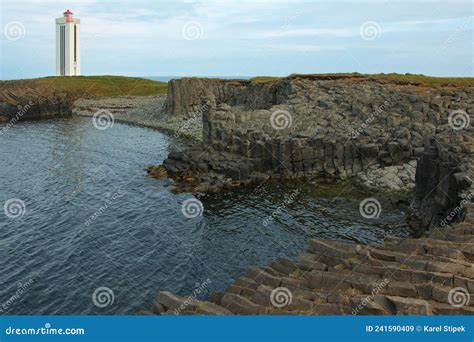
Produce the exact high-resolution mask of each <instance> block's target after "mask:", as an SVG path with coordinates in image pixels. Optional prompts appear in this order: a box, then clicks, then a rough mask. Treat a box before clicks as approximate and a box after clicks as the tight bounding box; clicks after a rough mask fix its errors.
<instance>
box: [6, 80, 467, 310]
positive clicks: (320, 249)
mask: <svg viewBox="0 0 474 342" xmlns="http://www.w3.org/2000/svg"><path fill="white" fill-rule="evenodd" d="M5 98H6V99H9V100H8V101H9V102H12V101H13V100H15V99H16V101H17V103H19V100H18V99H19V98H20V99H21V101H23V100H25V101H26V100H28V99H29V97H28V96H27V97H25V98H24V99H23V98H21V96H18V95H17V94H14V93H12V92H11V91H9V92H8V93H4V94H3V99H5ZM12 99H13V100H12ZM61 99H62V100H58V101H53V102H51V98H48V99H47V100H45V101H46V102H47V103H48V104H49V105H48V106H46V105H38V106H37V108H43V109H38V110H39V113H44V114H45V115H46V116H49V114H47V113H50V112H54V111H55V110H57V114H58V115H63V114H64V115H72V114H76V115H85V116H94V115H109V116H112V117H113V119H114V120H116V121H119V122H126V123H131V124H137V125H141V126H146V127H152V128H156V129H160V130H164V131H166V132H168V133H170V134H171V135H173V136H175V137H185V138H189V139H190V141H192V142H194V144H193V145H192V146H191V147H190V148H188V149H186V150H184V151H181V152H172V153H170V154H169V156H168V158H167V159H166V160H165V161H164V162H163V164H162V165H158V166H153V167H150V168H149V169H148V172H149V174H150V175H151V176H153V177H156V178H172V179H174V182H175V183H174V188H175V189H176V190H177V191H189V192H206V191H219V190H221V189H225V188H234V187H237V186H241V185H244V184H260V183H262V182H265V181H266V180H267V179H269V178H271V179H276V180H283V181H284V180H288V179H295V178H298V179H311V180H315V181H316V183H317V182H318V181H321V182H340V181H351V182H354V183H355V184H360V185H361V186H363V187H364V188H366V189H369V190H370V191H371V192H373V193H374V194H376V193H383V194H384V196H395V194H396V195H397V196H398V195H399V194H403V196H405V197H406V198H410V202H411V204H410V208H409V213H408V215H407V220H408V222H409V223H410V225H411V226H412V227H414V228H415V229H416V230H417V235H418V236H419V238H413V239H387V240H386V241H385V243H384V245H383V246H362V245H355V244H348V243H342V242H336V241H323V240H315V241H312V242H311V244H310V247H309V249H308V250H307V251H305V252H302V253H301V255H300V256H299V257H298V259H297V260H287V259H280V260H277V261H275V262H274V263H271V264H270V265H268V266H264V267H250V268H249V270H248V272H247V274H246V275H245V276H244V277H241V278H239V279H237V280H236V281H235V282H234V283H233V284H231V285H230V286H229V287H228V289H227V290H226V292H225V293H214V294H211V296H210V297H209V298H208V300H207V301H198V300H196V299H195V298H193V297H192V296H190V297H186V298H183V297H179V296H175V295H173V294H171V293H169V292H166V291H164V292H160V294H159V296H158V298H157V299H156V301H155V305H154V307H153V311H154V312H155V313H158V314H167V315H168V314H218V315H219V314H225V315H230V314H311V315H313V314H469V315H471V314H474V309H473V302H472V300H473V298H474V295H473V293H474V282H473V281H474V267H473V261H474V250H473V248H474V231H473V217H472V215H473V205H472V202H473V197H474V195H473V194H474V185H473V182H472V180H473V179H474V158H473V152H474V134H473V133H474V129H473V127H472V124H471V122H474V118H473V116H474V87H473V86H453V85H449V84H448V85H443V86H434V85H433V86H432V85H427V84H421V83H416V82H409V81H393V80H387V79H386V78H384V77H375V76H366V75H344V76H341V75H308V76H302V75H294V76H290V77H287V78H281V79H276V80H271V81H268V82H254V81H234V80H219V79H203V78H184V79H179V80H172V81H170V83H169V86H168V94H167V95H166V97H165V96H163V95H157V96H148V97H146V96H139V97H131V96H126V97H108V98H100V99H97V98H82V99H79V100H77V99H74V101H72V100H71V99H69V98H62V97H61ZM0 100H1V99H0ZM21 101H20V102H21ZM0 102H2V101H0ZM23 102H24V101H23ZM46 102H44V101H36V102H35V106H36V104H38V103H46ZM1 105H2V107H1V108H3V110H4V109H5V108H6V107H5V106H7V107H8V106H10V107H8V109H9V110H10V111H12V110H13V109H12V108H13V107H12V106H11V104H6V102H5V101H3V102H2V103H1ZM58 106H59V107H58ZM35 108H36V107H35ZM58 108H59V109H58ZM32 112H33V113H36V111H35V110H33V111H32ZM10 116H11V115H10ZM39 117H42V116H41V115H40V116H39ZM31 118H36V116H32V117H31ZM311 183H313V182H311ZM282 288H283V289H282ZM459 289H463V290H459ZM277 290H278V291H283V295H282V294H280V293H278V291H277ZM453 290H456V291H458V290H459V291H462V293H461V297H462V299H463V305H462V306H457V305H453V304H452V297H453V294H452V291H453ZM275 293H277V294H278V297H281V296H282V298H283V299H285V298H291V301H290V302H289V303H286V305H282V306H280V304H279V302H276V303H277V304H276V305H275V302H274V301H275V298H273V297H275V296H276V295H275ZM272 296H273V297H272ZM456 296H457V297H459V295H458V294H457V293H456ZM466 297H467V301H465V300H464V298H466ZM367 298H369V299H367ZM272 299H273V302H272V301H271V300H272ZM285 300H286V299H285Z"/></svg>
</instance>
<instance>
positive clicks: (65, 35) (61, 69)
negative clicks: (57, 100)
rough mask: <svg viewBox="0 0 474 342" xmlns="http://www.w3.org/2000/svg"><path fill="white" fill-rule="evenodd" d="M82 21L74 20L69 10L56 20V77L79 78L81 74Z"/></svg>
mask: <svg viewBox="0 0 474 342" xmlns="http://www.w3.org/2000/svg"><path fill="white" fill-rule="evenodd" d="M80 24H81V21H80V20H79V19H76V18H73V13H72V12H71V11H70V10H67V11H66V12H64V13H63V16H62V17H61V18H57V19H56V75H57V76H79V75H80V74H81V54H80V44H79V37H80V35H79V27H80Z"/></svg>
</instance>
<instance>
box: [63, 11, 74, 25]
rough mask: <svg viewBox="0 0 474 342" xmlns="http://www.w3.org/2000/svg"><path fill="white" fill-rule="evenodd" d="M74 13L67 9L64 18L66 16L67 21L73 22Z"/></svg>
mask: <svg viewBox="0 0 474 342" xmlns="http://www.w3.org/2000/svg"><path fill="white" fill-rule="evenodd" d="M72 14H73V13H72V12H71V11H70V10H67V11H66V12H64V18H66V22H67V23H70V22H72Z"/></svg>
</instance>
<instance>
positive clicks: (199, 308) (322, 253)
mask: <svg viewBox="0 0 474 342" xmlns="http://www.w3.org/2000/svg"><path fill="white" fill-rule="evenodd" d="M473 233H474V227H473V226H472V225H469V224H460V225H456V226H455V227H453V228H445V229H444V230H443V231H442V232H441V233H440V232H439V231H437V230H433V231H432V232H430V233H429V234H427V235H426V236H424V237H422V238H419V239H398V238H388V239H387V240H386V241H385V243H384V244H383V245H380V246H379V245H377V246H364V245H359V244H355V243H346V242H338V241H331V240H312V241H310V244H309V247H308V249H307V250H306V251H303V252H301V253H300V254H299V255H298V257H297V258H296V259H295V260H289V259H285V258H279V259H277V260H275V261H274V262H272V263H270V264H269V265H268V266H263V267H255V266H251V267H249V268H248V269H247V271H246V273H245V275H244V276H242V277H240V278H238V279H237V280H236V281H235V282H234V283H232V284H231V285H229V286H228V287H227V289H226V291H225V292H224V293H217V294H212V295H211V296H210V297H209V301H208V302H206V301H195V302H193V303H191V304H190V303H187V304H186V303H185V302H186V298H182V297H178V296H173V295H172V294H170V293H167V292H161V293H160V295H159V296H158V298H157V300H156V303H155V306H154V312H156V313H161V314H173V312H174V313H176V308H177V307H178V308H179V307H180V306H183V305H184V308H182V309H181V310H180V311H179V312H178V314H215V315H222V314H236V315H295V314H296V315H343V314H347V315H348V314H361V315H366V314H370V315H395V314H396V315H400V314H402V315H455V314H463V315H474V267H473V263H472V259H471V258H472V256H473V255H474V254H473V253H472V250H473V249H472V248H473V243H472V242H471V241H472V237H473V235H474V234H473ZM180 298H181V299H180ZM455 300H457V301H458V302H456V301H455ZM459 301H461V302H460V303H459ZM188 302H189V300H188ZM451 304H453V305H451ZM458 304H461V305H458Z"/></svg>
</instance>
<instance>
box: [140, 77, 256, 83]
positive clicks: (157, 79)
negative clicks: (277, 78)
mask: <svg viewBox="0 0 474 342" xmlns="http://www.w3.org/2000/svg"><path fill="white" fill-rule="evenodd" d="M183 77H192V76H153V77H149V76H143V78H147V79H149V80H153V81H160V82H168V81H169V80H172V79H176V78H183ZM196 77H205V78H223V79H226V80H249V79H251V78H252V77H254V76H196Z"/></svg>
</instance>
